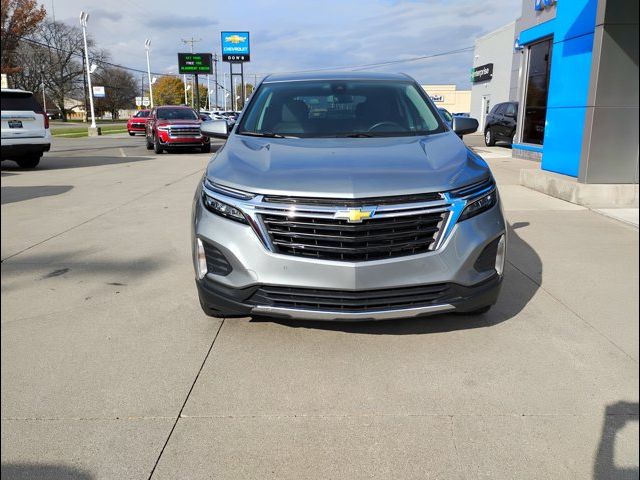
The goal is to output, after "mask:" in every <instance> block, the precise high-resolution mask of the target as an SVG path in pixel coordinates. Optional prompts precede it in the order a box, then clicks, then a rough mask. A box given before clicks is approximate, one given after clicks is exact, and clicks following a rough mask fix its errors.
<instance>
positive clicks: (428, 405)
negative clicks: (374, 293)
mask: <svg viewBox="0 0 640 480" xmlns="http://www.w3.org/2000/svg"><path fill="white" fill-rule="evenodd" d="M478 139H479V140H480V142H481V138H480V137H478V138H475V137H471V138H470V141H471V142H472V143H473V142H476V141H477V140H478ZM143 144H144V140H143V139H142V138H141V137H136V138H129V137H128V136H115V135H111V136H109V137H101V138H80V139H57V138H56V139H55V140H54V148H53V151H52V152H51V153H49V154H48V155H47V156H46V157H45V158H44V159H43V161H42V164H41V168H39V169H37V170H34V171H21V170H19V169H17V168H16V167H15V166H14V165H13V164H12V163H11V162H3V164H2V247H1V256H2V282H1V285H2V303H1V313H2V350H1V362H2V408H1V413H2V444H1V460H2V478H3V479H4V478H12V479H14V478H18V479H27V478H29V479H32V478H47V479H54V478H55V479H62V478H65V479H75V480H80V479H82V480H88V479H116V478H118V479H119V478H127V479H138V478H139V479H144V478H150V477H152V478H157V479H169V478H171V479H175V478H189V479H200V478H216V479H328V478H331V479H349V480H351V479H364V478H367V479H371V478H379V479H403V480H404V479H420V480H423V479H509V480H511V479H563V480H564V479H585V478H597V479H632V478H636V479H637V478H638V230H637V229H635V228H633V227H631V226H629V225H626V224H624V223H621V222H617V221H615V220H612V219H610V218H607V217H604V216H601V215H599V214H597V213H595V212H592V211H590V210H587V209H584V208H582V207H578V206H576V205H572V204H569V203H566V202H562V201H560V200H556V199H553V198H550V197H547V196H544V195H542V194H539V193H537V192H533V191H530V190H527V189H525V188H523V187H521V186H519V185H518V174H519V170H520V169H521V168H536V165H535V164H533V163H531V162H527V161H521V160H514V159H512V158H510V151H509V149H507V148H504V147H494V148H486V147H482V146H481V143H476V144H477V145H478V151H479V152H480V153H481V154H482V155H483V156H485V158H487V160H488V161H489V163H490V164H491V165H492V168H493V171H494V174H495V175H496V177H497V180H498V183H499V186H500V192H501V196H502V198H503V202H504V208H505V214H506V216H507V219H508V221H509V224H510V238H509V251H508V262H507V266H506V278H505V284H504V288H503V291H502V295H501V297H500V301H499V303H498V304H497V305H496V306H495V307H494V309H493V310H492V311H491V312H490V313H489V314H487V315H486V316H485V317H483V318H475V317H470V316H452V315H442V316H436V317H432V318H429V319H422V320H415V319H414V320H403V321H393V322H380V323H364V324H336V323H313V322H288V323H287V322H269V321H253V320H251V319H248V318H245V319H212V318H208V317H206V316H204V315H203V314H202V313H201V311H200V307H199V305H198V302H197V297H196V292H195V287H194V281H193V272H192V266H191V259H190V247H189V222H190V218H189V214H190V208H191V201H192V196H193V192H194V189H195V186H196V184H197V182H198V181H199V179H200V178H201V175H202V171H203V168H204V166H205V165H206V163H207V161H208V157H209V155H205V154H199V153H183V154H163V155H159V156H156V155H153V154H152V153H150V152H149V151H147V150H146V149H145V148H144V145H143Z"/></svg>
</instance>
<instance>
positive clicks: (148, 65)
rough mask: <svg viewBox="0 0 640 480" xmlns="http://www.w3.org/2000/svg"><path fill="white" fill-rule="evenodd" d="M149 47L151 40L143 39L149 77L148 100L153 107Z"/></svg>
mask: <svg viewBox="0 0 640 480" xmlns="http://www.w3.org/2000/svg"><path fill="white" fill-rule="evenodd" d="M150 48H151V40H150V39H148V38H147V39H146V40H145V41H144V49H145V50H146V52H147V76H148V77H149V100H150V103H151V108H153V87H152V86H151V84H152V82H151V64H150V63H149V49H150Z"/></svg>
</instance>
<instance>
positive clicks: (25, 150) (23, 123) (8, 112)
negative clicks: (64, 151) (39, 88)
mask: <svg viewBox="0 0 640 480" xmlns="http://www.w3.org/2000/svg"><path fill="white" fill-rule="evenodd" d="M1 100H2V130H1V134H2V142H1V144H2V146H1V148H0V157H1V158H2V160H3V161H4V160H14V161H15V162H16V163H17V164H18V165H19V166H20V167H22V168H35V167H37V166H38V163H40V158H41V157H42V153H43V152H48V151H49V149H50V148H51V132H50V131H49V118H48V117H47V115H46V114H45V112H44V110H43V108H42V107H41V106H40V104H39V103H38V102H37V100H36V99H35V98H34V97H33V93H31V92H27V91H25V90H15V89H4V88H3V89H2V91H1Z"/></svg>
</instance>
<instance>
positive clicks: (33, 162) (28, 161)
mask: <svg viewBox="0 0 640 480" xmlns="http://www.w3.org/2000/svg"><path fill="white" fill-rule="evenodd" d="M16 163H17V164H18V166H19V167H20V168H36V167H37V166H38V164H39V163H40V155H37V156H33V157H25V158H21V159H20V160H16Z"/></svg>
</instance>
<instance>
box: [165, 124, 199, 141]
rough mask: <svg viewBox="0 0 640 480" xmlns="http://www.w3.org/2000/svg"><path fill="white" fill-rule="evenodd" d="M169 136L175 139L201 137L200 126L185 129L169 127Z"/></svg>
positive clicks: (185, 127)
mask: <svg viewBox="0 0 640 480" xmlns="http://www.w3.org/2000/svg"><path fill="white" fill-rule="evenodd" d="M169 136H170V137H174V138H179V137H189V138H193V137H199V136H200V127H198V126H184V127H176V126H173V125H172V126H171V127H169Z"/></svg>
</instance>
